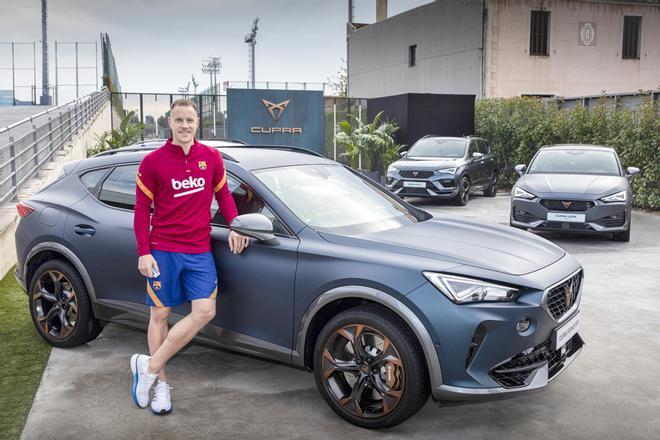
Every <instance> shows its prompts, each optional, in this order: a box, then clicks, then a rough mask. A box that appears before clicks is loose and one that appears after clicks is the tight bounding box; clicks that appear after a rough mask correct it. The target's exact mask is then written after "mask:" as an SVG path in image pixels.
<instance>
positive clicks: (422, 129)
mask: <svg viewBox="0 0 660 440" xmlns="http://www.w3.org/2000/svg"><path fill="white" fill-rule="evenodd" d="M474 101H475V96H474V95H440V94H432V93H407V94H404V95H395V96H386V97H382V98H373V99H369V100H368V102H367V109H368V110H367V115H368V118H369V120H373V118H374V116H376V115H377V114H378V113H379V112H380V111H384V112H385V113H384V117H385V119H390V120H392V119H393V120H395V121H396V122H397V124H399V126H400V127H401V129H400V130H399V132H398V136H397V141H398V142H399V143H402V144H406V145H408V146H411V145H412V144H414V143H415V142H416V141H417V140H418V139H420V138H421V137H423V136H425V135H427V134H435V135H439V136H466V135H471V134H474Z"/></svg>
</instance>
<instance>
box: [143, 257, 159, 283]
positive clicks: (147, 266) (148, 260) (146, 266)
mask: <svg viewBox="0 0 660 440" xmlns="http://www.w3.org/2000/svg"><path fill="white" fill-rule="evenodd" d="M152 269H153V270H154V271H155V272H156V273H157V274H160V270H158V264H157V263H156V260H155V259H154V257H152V256H151V254H146V255H142V256H141V257H140V258H139V259H138V270H139V271H140V273H141V274H142V275H144V276H145V277H147V278H156V276H155V275H154V274H153V272H152Z"/></svg>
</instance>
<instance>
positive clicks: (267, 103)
mask: <svg viewBox="0 0 660 440" xmlns="http://www.w3.org/2000/svg"><path fill="white" fill-rule="evenodd" d="M261 102H262V103H263V104H264V105H265V106H266V109H267V110H268V113H270V116H271V117H272V118H273V121H276V122H277V121H279V120H280V118H281V117H282V113H284V110H285V109H286V106H287V105H289V102H291V100H290V99H287V100H286V101H282V102H280V103H279V104H275V103H274V102H270V101H268V100H266V99H263V98H261ZM275 110H278V113H277V115H275Z"/></svg>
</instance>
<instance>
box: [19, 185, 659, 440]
mask: <svg viewBox="0 0 660 440" xmlns="http://www.w3.org/2000/svg"><path fill="white" fill-rule="evenodd" d="M508 200H509V199H508V197H507V196H498V197H496V198H495V199H491V198H484V197H475V198H473V200H472V201H471V202H470V204H469V205H468V206H467V207H453V206H448V205H437V204H434V203H430V202H426V201H420V200H411V201H412V202H413V203H416V204H418V205H419V206H420V207H422V208H424V209H427V210H430V211H441V212H454V213H456V214H458V215H465V216H468V217H473V218H480V219H482V220H484V221H487V222H496V223H503V224H508ZM544 236H545V237H546V238H549V239H551V240H553V241H555V242H556V243H558V244H559V245H561V246H562V247H564V248H565V249H567V250H568V251H569V252H571V253H572V254H573V255H574V256H575V257H576V258H577V259H578V260H579V261H580V262H581V263H582V264H583V265H584V268H585V276H586V280H585V286H584V293H583V297H582V323H581V325H582V328H581V331H580V333H581V335H582V336H583V338H584V339H585V341H586V343H587V345H586V347H585V349H584V350H583V352H582V354H581V356H580V358H578V360H577V361H576V362H575V363H574V364H573V365H572V366H571V368H569V369H568V370H567V371H565V372H564V373H563V374H562V375H561V377H559V378H558V379H557V380H556V381H554V382H553V383H552V384H551V385H550V386H549V387H548V388H547V389H545V390H543V391H542V392H539V393H535V394H530V395H525V396H520V397H517V398H513V399H507V400H502V401H496V402H488V403H477V404H470V405H463V406H456V407H443V408H439V407H438V406H437V405H436V404H434V403H433V402H432V401H431V400H429V402H427V404H426V406H425V407H424V408H423V409H422V410H421V411H420V412H419V413H418V414H417V415H415V416H414V417H413V418H411V419H410V420H408V421H407V422H405V423H403V424H402V425H399V426H397V427H394V428H391V429H388V430H382V431H369V430H364V429H360V428H357V427H355V426H352V425H350V424H348V423H346V422H344V421H343V419H340V418H339V417H337V416H336V415H335V414H334V413H333V412H332V411H331V410H330V408H329V407H327V406H326V404H325V402H324V401H323V400H322V398H321V397H320V395H319V394H318V392H317V391H316V387H315V384H314V379H313V377H312V374H311V373H309V372H306V371H303V370H298V369H294V368H291V367H287V366H284V365H281V364H277V363H273V362H268V361H264V360H260V359H257V358H252V357H249V356H245V355H239V354H234V353H230V352H224V351H220V350H215V349H208V348H204V347H200V346H193V347H192V348H190V349H189V350H188V351H185V352H183V353H180V354H179V355H177V356H176V357H175V358H174V359H173V360H172V361H171V362H170V364H168V369H169V372H170V375H171V378H172V379H171V384H172V385H173V386H174V390H173V397H174V412H173V413H172V414H171V415H169V416H165V417H162V416H161V417H158V416H154V415H152V414H151V412H150V411H149V410H140V409H138V408H137V407H135V405H134V404H133V403H132V400H131V396H130V387H131V375H130V369H129V363H128V360H129V357H130V355H131V354H132V353H134V352H146V337H145V334H144V333H140V332H136V331H132V330H126V329H123V328H120V327H118V326H115V325H109V326H107V327H106V328H105V329H104V331H103V333H102V334H101V335H100V337H99V338H98V339H96V340H95V341H93V342H91V343H89V344H87V345H85V346H82V347H77V348H74V349H67V350H63V349H57V348H54V349H53V351H52V354H51V357H50V360H49V363H48V366H47V368H46V371H45V373H44V376H43V379H42V383H41V386H40V388H39V391H38V393H37V395H36V397H35V401H34V405H33V407H32V410H31V412H30V415H29V417H28V420H27V424H26V427H25V430H24V432H23V436H22V438H25V439H37V438H44V437H49V438H55V439H64V438H99V439H106V438H107V439H118V438H119V439H123V438H129V439H151V438H154V439H156V438H157V439H204V438H216V439H224V438H231V439H262V438H264V437H269V438H300V439H307V438H310V439H311V438H313V439H331V438H341V437H343V438H360V439H376V438H379V439H380V438H385V439H398V438H405V439H407V440H409V439H423V438H442V439H461V440H466V439H497V438H506V439H525V440H529V439H530V438H531V439H534V440H540V439H555V438H562V439H650V438H660V418H659V417H658V414H660V375H658V371H659V370H658V366H660V321H659V319H658V317H659V316H660V292H659V291H658V287H657V286H658V285H660V216H658V215H653V214H645V213H635V214H634V219H633V232H632V239H631V241H630V243H618V242H614V241H611V240H609V239H607V238H601V237H576V236H561V235H554V234H550V235H544Z"/></svg>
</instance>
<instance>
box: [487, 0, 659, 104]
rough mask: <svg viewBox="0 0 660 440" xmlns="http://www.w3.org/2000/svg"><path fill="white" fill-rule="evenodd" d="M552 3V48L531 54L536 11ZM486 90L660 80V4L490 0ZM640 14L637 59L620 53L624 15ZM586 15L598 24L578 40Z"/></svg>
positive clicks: (592, 90) (550, 89)
mask: <svg viewBox="0 0 660 440" xmlns="http://www.w3.org/2000/svg"><path fill="white" fill-rule="evenodd" d="M540 6H543V8H544V10H547V11H550V37H549V52H550V54H549V56H547V57H543V56H530V55H529V30H530V15H531V14H530V11H531V10H532V8H534V9H538V8H539V7H540ZM487 15H488V26H487V35H486V51H485V57H486V69H485V70H486V78H485V82H486V95H487V96H489V97H507V96H517V95H521V94H541V95H556V96H583V95H596V94H601V93H602V92H603V90H605V91H606V93H624V92H635V91H637V90H639V89H644V90H651V89H653V90H655V89H658V88H660V73H658V72H660V6H646V5H632V4H614V3H601V2H590V1H588V0H586V1H568V0H489V1H488V3H487ZM624 15H640V16H642V36H641V51H640V52H641V53H640V59H639V60H623V59H621V48H622V39H623V16H624ZM580 22H592V23H595V25H596V39H595V41H594V43H593V44H592V45H590V46H585V45H580V44H578V32H579V31H578V29H579V23H580Z"/></svg>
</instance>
